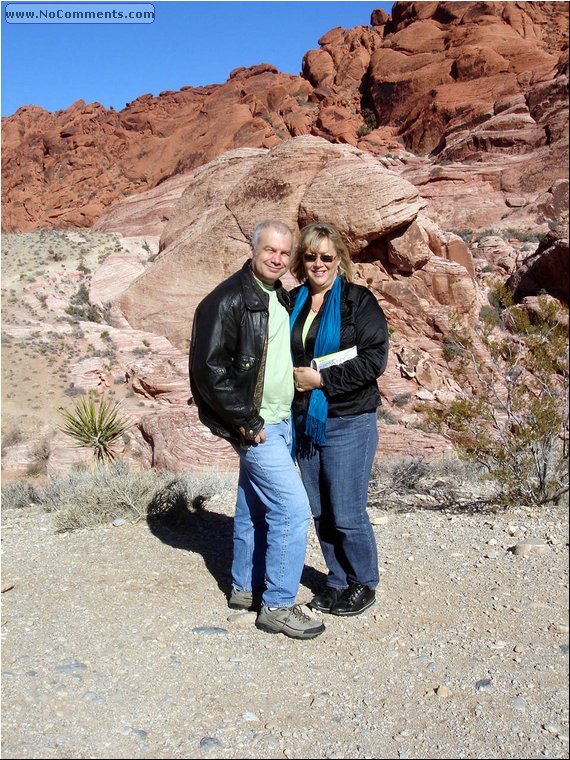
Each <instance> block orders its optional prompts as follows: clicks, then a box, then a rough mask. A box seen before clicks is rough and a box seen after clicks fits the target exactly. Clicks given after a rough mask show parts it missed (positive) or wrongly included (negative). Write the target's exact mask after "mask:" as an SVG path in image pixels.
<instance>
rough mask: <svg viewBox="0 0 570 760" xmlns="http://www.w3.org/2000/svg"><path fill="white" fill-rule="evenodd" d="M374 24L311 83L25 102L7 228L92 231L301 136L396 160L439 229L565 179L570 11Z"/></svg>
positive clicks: (406, 8)
mask: <svg viewBox="0 0 570 760" xmlns="http://www.w3.org/2000/svg"><path fill="white" fill-rule="evenodd" d="M370 21H371V25H367V26H358V27H355V28H354V29H348V30H345V29H342V28H340V27H339V28H336V29H332V30H331V31H329V32H328V33H327V34H325V35H324V36H323V37H322V38H321V39H320V40H319V49H315V50H310V51H308V52H307V53H306V55H305V56H304V58H303V61H302V74H301V76H290V75H285V74H282V73H280V72H278V71H277V70H276V69H275V67H273V66H271V65H269V64H259V65H257V66H252V67H249V68H243V67H242V68H238V69H236V70H234V71H233V72H232V73H231V74H230V77H229V79H228V81H227V82H225V83H223V84H212V85H209V86H207V87H198V88H191V87H183V88H182V89H181V90H180V91H165V92H162V93H160V95H158V96H156V97H155V96H153V95H151V94H147V95H141V96H140V97H139V98H137V99H136V100H134V101H133V102H131V103H129V104H128V105H127V106H126V107H125V108H124V109H123V110H121V111H118V112H116V111H114V110H113V109H110V110H107V109H105V108H103V107H102V106H101V105H100V104H98V103H91V104H87V103H85V102H83V101H81V100H80V101H77V102H76V103H74V104H73V105H71V106H70V107H69V108H67V109H65V110H61V111H57V112H55V113H49V112H47V111H45V110H43V109H41V108H38V107H37V106H33V105H28V106H23V107H22V108H20V109H18V111H17V112H16V113H15V114H14V115H12V116H9V117H7V118H5V119H3V128H2V140H3V165H2V166H3V175H2V199H3V222H2V226H3V229H4V230H5V231H25V230H32V229H46V228H60V229H61V228H78V227H91V226H92V225H93V223H94V222H95V221H97V220H98V219H100V217H101V216H102V215H103V214H104V212H105V211H106V210H107V209H109V207H110V206H111V205H112V204H113V203H114V202H116V201H117V200H122V199H123V198H124V196H125V195H134V194H138V193H141V192H144V191H147V190H150V189H153V188H157V189H158V188H159V187H160V186H161V184H162V183H165V182H166V181H169V180H170V179H171V178H173V177H178V176H180V175H184V174H185V173H187V172H189V171H191V170H193V169H196V168H197V167H199V166H203V165H205V164H207V163H208V162H209V161H211V160H213V159H215V158H216V157H217V156H219V155H221V154H222V153H224V152H227V151H229V150H236V149H241V148H254V149H259V148H261V149H271V148H273V147H275V146H276V145H278V144H280V143H282V142H285V141H287V140H289V139H291V138H294V137H298V136H302V135H313V136H317V137H322V138H324V139H326V140H328V141H330V142H331V143H338V144H347V145H352V146H354V147H358V148H359V149H361V150H364V151H367V152H369V153H371V154H373V155H377V156H378V155H387V156H391V157H392V159H393V160H394V168H395V169H396V170H398V171H400V170H402V171H405V172H406V174H405V176H406V178H407V179H409V180H410V181H411V182H412V183H413V184H415V185H416V186H417V187H418V188H420V192H421V193H422V196H423V197H425V198H426V199H427V200H428V201H429V203H430V210H431V209H432V208H433V209H435V210H436V211H437V213H438V214H439V215H440V216H439V217H438V221H439V222H440V223H446V224H448V223H449V219H450V216H451V214H450V212H449V207H450V206H451V205H455V207H456V208H455V212H456V217H455V222H456V225H457V226H473V225H474V224H475V225H480V224H483V223H484V219H485V218H486V223H487V224H489V223H492V222H495V221H498V220H500V219H502V218H503V217H505V216H508V215H509V214H510V213H511V212H512V211H513V210H519V211H520V209H521V208H525V207H526V206H529V205H532V204H533V203H535V202H536V201H537V198H538V196H539V195H540V194H541V193H544V192H546V191H547V190H548V188H550V187H552V186H553V184H554V183H555V182H556V181H557V180H559V179H567V177H568V169H567V156H568V112H567V104H568V101H567V85H568V42H567V37H568V6H567V4H566V3H559V2H516V3H512V2H461V3H456V2H420V3H417V2H396V3H394V6H393V8H392V15H391V17H390V16H387V15H386V14H385V13H383V12H382V11H380V10H377V11H374V13H373V14H372V17H371V19H370ZM184 182H185V180H182V184H184ZM161 197H162V198H164V197H165V196H161ZM160 202H163V201H160ZM170 207H171V206H170V204H169V203H168V202H166V205H165V208H164V209H163V212H164V213H163V214H162V218H163V221H165V220H166V219H167V216H168V210H169V208H170ZM432 216H433V215H432ZM534 218H535V217H531V222H530V223H532V221H534ZM458 221H459V222H461V224H457V223H458Z"/></svg>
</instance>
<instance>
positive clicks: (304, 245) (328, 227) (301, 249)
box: [290, 222, 354, 282]
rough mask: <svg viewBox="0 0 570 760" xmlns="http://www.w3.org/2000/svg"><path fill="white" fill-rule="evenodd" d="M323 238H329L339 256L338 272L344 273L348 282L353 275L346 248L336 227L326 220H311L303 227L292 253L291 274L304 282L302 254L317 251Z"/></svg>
mask: <svg viewBox="0 0 570 760" xmlns="http://www.w3.org/2000/svg"><path fill="white" fill-rule="evenodd" d="M323 240H329V241H330V242H331V244H332V246H333V248H334V250H335V251H336V253H337V255H338V256H339V257H340V264H339V266H338V272H339V274H342V275H344V276H345V278H346V279H347V280H348V282H352V280H353V276H354V275H353V271H352V261H351V259H350V254H349V252H348V248H347V247H346V245H345V243H344V240H343V239H342V238H341V236H340V233H339V231H338V230H337V229H336V227H333V226H332V224H328V222H313V224H307V226H306V227H303V229H302V230H301V236H300V238H299V243H298V245H297V249H296V250H295V253H294V255H293V261H292V262H291V269H290V271H291V274H292V275H293V276H294V277H295V278H296V279H297V280H298V281H299V282H304V281H305V280H306V279H307V278H306V275H305V264H304V261H303V254H304V253H307V252H311V253H319V247H320V244H321V243H322V242H323Z"/></svg>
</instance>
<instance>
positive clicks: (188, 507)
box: [147, 480, 326, 596]
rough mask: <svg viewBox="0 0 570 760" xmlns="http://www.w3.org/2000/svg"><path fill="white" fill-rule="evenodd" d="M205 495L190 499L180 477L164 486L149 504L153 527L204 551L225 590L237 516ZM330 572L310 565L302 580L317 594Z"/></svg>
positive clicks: (167, 539) (172, 541) (165, 537)
mask: <svg viewBox="0 0 570 760" xmlns="http://www.w3.org/2000/svg"><path fill="white" fill-rule="evenodd" d="M206 503H207V500H206V498H205V497H204V496H200V495H198V496H196V497H194V498H193V499H192V500H190V499H189V497H188V494H187V492H186V489H185V488H184V486H183V484H182V482H181V481H180V480H172V481H170V482H169V483H167V484H166V485H165V486H164V487H163V488H161V489H160V490H159V491H158V492H157V493H156V494H155V495H154V496H153V498H152V499H151V501H150V503H149V505H148V507H147V524H148V527H149V530H150V531H151V533H152V534H153V535H155V536H156V537H157V538H158V539H159V540H160V541H162V542H163V543H165V544H168V545H169V546H173V547H174V548H176V549H182V550H183V551H188V552H195V553H197V554H201V555H202V557H203V558H204V562H205V564H206V567H207V569H208V572H209V573H210V574H211V575H212V577H213V578H214V579H215V581H216V583H217V584H218V587H219V589H220V590H221V591H222V593H223V594H225V595H226V596H229V594H230V591H231V572H230V568H231V558H232V553H233V522H234V521H233V518H232V517H228V516H227V515H221V514H219V513H218V512H212V511H210V510H208V509H207V507H206ZM325 580H326V576H325V574H324V573H322V572H321V571H320V570H316V569H315V568H313V567H309V566H307V565H305V566H304V568H303V573H302V576H301V583H302V584H303V585H304V586H306V587H307V588H308V589H309V590H310V591H311V592H312V593H313V594H316V593H318V592H319V591H321V590H322V588H323V587H324V585H325Z"/></svg>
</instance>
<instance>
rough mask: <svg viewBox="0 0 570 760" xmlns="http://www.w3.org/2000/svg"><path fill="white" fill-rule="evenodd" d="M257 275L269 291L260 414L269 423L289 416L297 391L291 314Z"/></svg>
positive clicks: (262, 286)
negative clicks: (290, 322)
mask: <svg viewBox="0 0 570 760" xmlns="http://www.w3.org/2000/svg"><path fill="white" fill-rule="evenodd" d="M255 279H256V282H257V284H258V285H259V286H260V288H262V289H263V290H264V291H265V292H266V293H267V294H268V295H269V331H268V338H267V340H268V342H267V357H266V360H265V375H264V379H263V397H262V400H261V410H260V414H261V416H262V417H263V419H264V420H265V422H266V423H267V424H268V425H275V424H276V423H278V422H281V421H282V420H285V419H288V417H289V415H290V414H291V403H292V401H293V395H294V392H295V388H294V384H293V361H292V359H291V338H290V334H289V314H288V313H287V309H286V308H285V307H284V306H282V305H281V304H280V303H279V300H278V299H277V293H276V292H275V289H274V288H272V287H271V286H270V285H266V284H265V283H264V282H260V281H259V280H258V279H257V278H255Z"/></svg>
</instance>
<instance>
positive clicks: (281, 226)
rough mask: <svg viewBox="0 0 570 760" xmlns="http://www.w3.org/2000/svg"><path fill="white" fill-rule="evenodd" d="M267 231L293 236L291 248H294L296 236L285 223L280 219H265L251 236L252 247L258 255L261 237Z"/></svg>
mask: <svg viewBox="0 0 570 760" xmlns="http://www.w3.org/2000/svg"><path fill="white" fill-rule="evenodd" d="M267 229H274V230H277V232H280V233H281V234H282V235H291V248H292V249H293V248H294V246H295V235H294V234H293V231H292V230H291V229H290V228H289V227H288V226H287V225H286V224H285V222H282V221H280V220H279V219H265V220H264V221H263V222H260V223H259V224H258V225H257V227H256V228H255V229H254V231H253V234H252V236H251V245H252V248H253V252H254V253H257V246H258V245H259V238H260V237H261V234H262V232H264V231H265V230H267Z"/></svg>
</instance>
